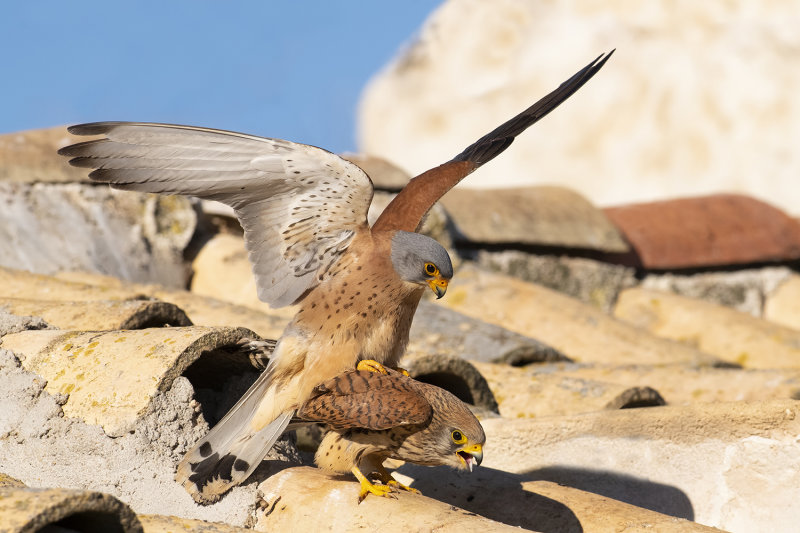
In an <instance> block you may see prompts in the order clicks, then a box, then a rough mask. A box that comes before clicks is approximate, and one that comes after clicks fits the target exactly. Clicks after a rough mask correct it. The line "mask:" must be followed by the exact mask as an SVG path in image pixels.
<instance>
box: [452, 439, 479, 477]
mask: <svg viewBox="0 0 800 533" xmlns="http://www.w3.org/2000/svg"><path fill="white" fill-rule="evenodd" d="M456 455H458V458H459V459H461V462H462V463H464V465H465V466H466V467H467V468H468V469H469V471H470V472H472V467H473V465H474V466H480V464H481V462H483V446H482V445H480V444H472V445H470V446H465V447H463V448H461V449H460V450H458V451H457V452H456Z"/></svg>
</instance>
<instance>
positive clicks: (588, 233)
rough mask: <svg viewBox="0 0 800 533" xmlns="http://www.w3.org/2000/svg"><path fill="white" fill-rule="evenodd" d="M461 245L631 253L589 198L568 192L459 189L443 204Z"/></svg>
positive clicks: (559, 188) (551, 189)
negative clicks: (554, 247) (528, 246)
mask: <svg viewBox="0 0 800 533" xmlns="http://www.w3.org/2000/svg"><path fill="white" fill-rule="evenodd" d="M441 202H442V205H443V206H444V208H445V210H446V211H447V214H448V215H449V216H450V218H451V219H452V221H453V225H454V226H455V230H456V240H457V241H468V242H472V243H485V244H498V243H517V244H527V245H540V246H556V247H562V248H581V249H590V250H602V251H605V252H617V253H620V252H627V251H628V249H629V248H628V245H627V243H626V242H625V241H624V240H623V238H622V236H621V234H620V233H619V230H617V228H616V227H615V226H614V225H613V224H612V223H611V222H610V221H609V220H608V218H606V216H605V215H604V214H603V212H602V211H601V210H599V209H597V208H596V207H595V206H593V205H592V204H591V203H590V202H589V201H588V200H586V198H584V197H583V196H581V195H580V194H578V193H576V192H575V191H572V190H570V189H565V188H564V187H544V186H542V187H517V188H512V189H489V190H481V191H476V190H470V189H454V190H452V191H450V192H448V193H447V194H445V195H444V197H443V198H442V200H441Z"/></svg>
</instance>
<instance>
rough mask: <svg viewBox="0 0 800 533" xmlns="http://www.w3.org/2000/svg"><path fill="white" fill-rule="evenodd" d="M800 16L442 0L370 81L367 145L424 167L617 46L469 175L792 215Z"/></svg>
mask: <svg viewBox="0 0 800 533" xmlns="http://www.w3.org/2000/svg"><path fill="white" fill-rule="evenodd" d="M798 24H800V14H799V13H798V10H797V5H796V4H795V2H793V1H792V0H778V1H774V2H761V3H758V4H752V3H749V2H733V3H725V4H720V3H705V2H703V3H700V2H680V3H675V2H673V1H669V0H660V1H655V2H646V3H632V2H621V1H618V2H573V1H570V0H548V1H546V2H533V1H530V0H499V1H494V2H483V1H481V0H449V1H447V2H444V3H443V4H442V5H441V6H440V7H439V8H438V9H437V10H436V11H435V12H434V13H433V14H432V15H430V17H429V18H428V20H427V21H426V23H425V25H424V26H423V27H422V28H421V29H420V30H419V32H418V34H417V36H416V37H415V38H414V40H413V42H411V43H410V45H408V46H406V47H404V48H403V49H402V50H401V52H400V53H399V54H398V56H397V57H396V58H395V60H394V61H393V62H392V63H391V64H389V65H388V66H387V67H386V68H384V69H383V70H382V71H381V72H380V73H379V74H378V75H377V76H376V77H375V78H374V79H373V80H372V82H371V83H370V85H369V86H368V87H367V89H366V91H365V93H364V96H363V98H362V101H361V105H360V109H359V139H360V141H359V149H360V150H361V151H362V152H364V153H368V154H372V155H375V156H379V157H383V158H385V159H388V160H389V161H392V162H394V163H395V164H398V165H400V166H401V167H403V168H404V169H406V170H407V171H408V172H409V173H411V174H417V173H419V172H421V171H424V170H427V169H428V168H432V167H433V166H435V165H439V164H441V163H443V162H444V161H447V160H448V159H450V158H451V157H453V156H454V155H456V154H458V153H460V152H461V150H463V149H464V148H465V147H466V146H468V145H469V144H470V143H472V142H474V141H475V140H477V139H478V138H479V137H481V136H482V135H484V134H486V133H487V132H489V131H491V130H492V129H494V128H495V127H496V126H498V125H499V124H500V123H502V122H503V121H504V120H507V119H509V118H511V117H513V116H514V115H516V114H517V113H519V112H520V111H522V110H523V109H525V108H527V107H528V106H530V105H531V104H532V103H533V102H535V101H536V100H537V99H538V98H540V97H542V96H544V95H545V94H547V93H548V92H549V91H551V90H553V89H555V88H556V87H557V86H558V85H559V84H560V83H561V82H562V81H564V80H566V79H567V78H568V77H569V76H571V75H572V74H573V73H574V72H576V71H577V70H578V69H579V68H581V67H582V66H584V65H586V64H587V63H588V62H589V61H590V60H591V59H593V58H594V57H596V56H597V55H598V54H600V53H601V52H606V51H609V50H611V49H613V48H617V51H616V53H615V54H614V56H613V57H612V58H611V59H610V60H609V62H608V63H607V64H606V65H605V67H604V68H603V69H602V71H601V72H600V73H598V75H597V76H595V77H594V78H593V79H592V80H590V81H589V82H588V83H587V84H586V86H584V87H583V88H581V89H580V91H578V93H576V94H575V95H574V96H573V97H571V98H570V99H569V100H568V101H567V102H566V103H565V104H563V105H562V106H561V107H559V108H558V109H557V110H556V111H555V112H553V113H552V114H551V115H549V116H547V117H546V118H545V119H544V120H542V122H541V123H539V124H536V125H535V126H534V127H533V128H531V129H530V130H529V131H526V132H525V133H524V134H523V135H521V136H520V137H519V138H518V139H517V140H516V141H515V142H514V144H513V145H512V146H511V147H510V148H509V149H508V150H507V151H506V152H504V153H503V154H502V155H501V156H500V157H498V158H497V159H495V160H494V161H492V162H491V163H489V164H487V165H485V166H484V167H482V168H480V169H479V170H478V171H477V172H475V174H474V175H472V176H470V177H469V178H467V179H466V180H465V181H464V185H465V186H468V187H475V188H478V187H482V188H495V187H503V186H509V185H520V184H534V183H555V184H559V185H563V186H567V187H570V188H572V189H574V190H576V191H578V192H580V193H581V194H583V195H584V196H586V197H587V198H589V199H590V200H591V201H592V202H594V203H596V204H599V205H604V206H605V205H619V204H622V203H628V202H639V201H650V200H660V199H663V198H675V197H680V196H689V195H698V194H709V193H715V192H719V191H737V192H746V193H750V194H752V195H754V196H756V197H758V198H762V199H766V200H768V201H770V202H772V203H774V204H776V205H779V206H782V207H783V208H784V209H786V210H788V211H789V212H791V213H797V212H798V206H800V188H798V187H797V186H796V184H797V176H798V175H800V152H798V151H797V150H796V144H797V143H796V139H798V138H800V106H798V105H797V94H796V87H798V86H800V70H798V69H797V68H795V67H796V61H797V57H798V51H800V35H798V34H797V32H795V31H794V28H796V27H797V26H798ZM576 36H577V37H576Z"/></svg>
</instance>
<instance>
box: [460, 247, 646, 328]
mask: <svg viewBox="0 0 800 533" xmlns="http://www.w3.org/2000/svg"><path fill="white" fill-rule="evenodd" d="M476 262H477V264H478V265H479V266H480V267H482V268H486V269H487V270H492V271H495V272H500V273H503V274H508V275H509V276H514V277H516V278H520V279H522V280H525V281H530V282H531V283H536V284H537V285H541V286H543V287H547V288H549V289H553V290H556V291H558V292H561V293H564V294H566V295H568V296H572V297H573V298H577V299H578V300H580V301H582V302H584V303H587V304H592V305H593V306H595V307H598V308H599V309H602V310H603V311H605V312H606V313H609V312H610V311H611V309H612V308H613V307H614V303H615V302H616V301H617V295H618V294H619V292H620V291H621V290H622V289H626V288H628V287H633V286H635V285H636V284H637V283H638V281H637V279H636V271H635V270H634V269H633V268H630V267H625V266H622V265H613V264H610V263H604V262H601V261H594V260H592V259H585V258H582V257H569V256H553V255H539V254H531V253H527V252H522V251H519V250H502V251H498V252H489V251H485V250H481V251H480V252H479V253H478V256H477V258H476Z"/></svg>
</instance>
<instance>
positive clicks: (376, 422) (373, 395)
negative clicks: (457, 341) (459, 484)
mask: <svg viewBox="0 0 800 533" xmlns="http://www.w3.org/2000/svg"><path fill="white" fill-rule="evenodd" d="M432 416H433V409H432V407H431V405H430V403H428V401H427V400H426V399H425V397H424V396H423V395H421V394H420V393H419V392H417V387H416V386H415V381H414V380H413V379H412V378H409V377H406V376H404V375H402V374H400V373H399V372H394V371H391V370H389V374H388V375H384V374H379V373H377V372H370V371H367V370H354V371H351V372H346V373H344V374H341V375H339V376H337V377H335V378H333V379H330V380H328V381H326V382H325V383H323V384H322V385H319V386H318V387H317V388H316V389H315V392H314V396H313V397H312V398H311V399H310V400H308V401H307V402H306V403H305V404H303V405H302V406H301V407H300V409H298V411H297V417H298V418H300V419H303V420H305V421H309V422H322V423H324V424H328V425H330V426H331V427H334V428H336V429H347V428H364V429H374V430H383V429H390V428H394V427H399V426H406V425H412V424H425V423H427V422H428V421H429V420H430V419H431V417H432Z"/></svg>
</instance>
